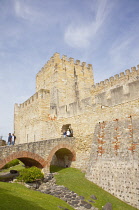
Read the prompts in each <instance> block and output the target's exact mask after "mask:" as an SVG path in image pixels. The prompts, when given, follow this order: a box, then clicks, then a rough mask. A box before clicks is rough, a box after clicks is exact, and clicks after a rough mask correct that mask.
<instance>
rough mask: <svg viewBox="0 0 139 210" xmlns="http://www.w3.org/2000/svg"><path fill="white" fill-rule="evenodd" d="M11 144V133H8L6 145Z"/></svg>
mask: <svg viewBox="0 0 139 210" xmlns="http://www.w3.org/2000/svg"><path fill="white" fill-rule="evenodd" d="M11 144H12V135H11V133H9V136H8V145H11Z"/></svg>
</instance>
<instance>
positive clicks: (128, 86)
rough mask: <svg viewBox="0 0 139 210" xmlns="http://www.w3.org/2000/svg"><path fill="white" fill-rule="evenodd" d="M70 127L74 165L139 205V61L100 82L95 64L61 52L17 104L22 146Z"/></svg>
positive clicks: (116, 193)
mask: <svg viewBox="0 0 139 210" xmlns="http://www.w3.org/2000/svg"><path fill="white" fill-rule="evenodd" d="M69 127H71V128H72V129H73V135H74V137H75V138H76V144H75V148H74V149H75V151H76V161H75V162H74V163H73V165H72V166H73V167H76V168H80V169H81V170H83V171H85V172H86V177H87V178H88V179H89V180H91V181H93V182H94V183H96V184H98V185H99V186H101V187H102V188H103V189H105V190H106V191H108V192H110V193H111V194H113V195H115V196H117V197H118V198H120V199H121V200H123V201H125V202H127V203H129V204H130V205H133V206H135V207H137V208H139V182H138V180H139V65H138V66H137V69H136V67H132V68H131V71H130V70H129V69H128V70H126V71H125V72H122V73H120V75H118V74H117V75H115V76H114V77H110V78H109V79H106V80H105V81H101V82H100V83H97V84H95V83H94V77H93V69H92V65H91V64H88V65H87V64H86V63H85V62H82V63H80V61H79V60H76V61H74V59H73V58H67V57H66V56H63V57H62V58H60V55H59V54H58V53H55V54H54V55H53V57H51V58H50V60H49V61H48V62H47V63H46V64H45V65H44V67H43V68H42V69H41V70H40V71H39V72H38V74H37V75H36V93H35V94H34V95H33V96H31V97H30V98H29V99H28V100H26V101H25V102H24V103H22V104H20V105H18V104H15V111H14V129H15V134H16V136H17V144H21V143H29V142H35V141H42V140H46V139H54V138H59V137H61V136H62V134H63V132H64V131H65V130H67V129H68V128H69ZM67 141H68V138H67Z"/></svg>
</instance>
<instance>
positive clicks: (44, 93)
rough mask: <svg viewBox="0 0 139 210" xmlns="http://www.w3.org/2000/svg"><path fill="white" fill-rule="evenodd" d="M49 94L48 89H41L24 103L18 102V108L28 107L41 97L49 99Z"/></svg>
mask: <svg viewBox="0 0 139 210" xmlns="http://www.w3.org/2000/svg"><path fill="white" fill-rule="evenodd" d="M48 94H49V91H48V90H44V89H41V90H39V91H38V92H36V93H35V94H34V95H32V96H31V97H30V98H29V99H27V100H26V101H25V102H24V103H22V104H16V107H18V108H26V107H28V106H30V105H32V104H33V103H36V102H38V101H39V100H40V99H41V100H44V99H47V95H48Z"/></svg>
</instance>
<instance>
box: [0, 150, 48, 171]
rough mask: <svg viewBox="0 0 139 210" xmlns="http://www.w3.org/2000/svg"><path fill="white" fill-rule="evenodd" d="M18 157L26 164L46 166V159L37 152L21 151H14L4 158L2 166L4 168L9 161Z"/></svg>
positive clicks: (0, 166) (0, 165)
mask: <svg viewBox="0 0 139 210" xmlns="http://www.w3.org/2000/svg"><path fill="white" fill-rule="evenodd" d="M14 159H18V160H20V161H21V162H23V163H24V165H25V166H28V167H31V166H36V167H38V168H44V167H45V166H46V161H45V160H44V159H43V158H42V157H40V156H39V155H37V154H34V153H31V152H26V151H20V152H17V153H13V154H11V155H9V156H7V157H6V158H5V159H3V161H2V163H1V164H0V168H3V167H4V166H5V165H6V164H7V163H8V162H10V161H12V160H14Z"/></svg>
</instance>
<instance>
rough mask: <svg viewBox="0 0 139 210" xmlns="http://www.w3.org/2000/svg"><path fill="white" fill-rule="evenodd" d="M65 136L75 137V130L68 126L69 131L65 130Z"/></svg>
mask: <svg viewBox="0 0 139 210" xmlns="http://www.w3.org/2000/svg"><path fill="white" fill-rule="evenodd" d="M63 136H64V137H66V136H67V137H73V130H72V129H70V128H68V129H67V131H64V132H63Z"/></svg>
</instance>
